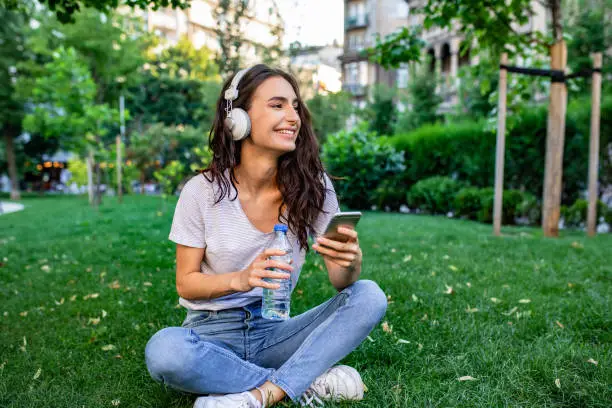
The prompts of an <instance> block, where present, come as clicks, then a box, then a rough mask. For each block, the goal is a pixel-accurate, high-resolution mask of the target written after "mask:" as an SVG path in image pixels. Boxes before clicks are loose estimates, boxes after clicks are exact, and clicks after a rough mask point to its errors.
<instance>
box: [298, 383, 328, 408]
mask: <svg viewBox="0 0 612 408" xmlns="http://www.w3.org/2000/svg"><path fill="white" fill-rule="evenodd" d="M299 401H300V405H301V406H303V407H312V408H320V407H324V406H325V403H324V402H323V401H322V400H321V398H319V396H318V395H317V393H316V392H314V391H313V390H311V389H310V388H309V389H307V390H306V391H304V393H303V394H302V396H301V397H300V400H299ZM315 404H316V405H315Z"/></svg>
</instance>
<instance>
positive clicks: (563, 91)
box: [542, 41, 567, 237]
mask: <svg viewBox="0 0 612 408" xmlns="http://www.w3.org/2000/svg"><path fill="white" fill-rule="evenodd" d="M566 64H567V47H566V45H565V41H559V42H557V43H555V44H554V45H552V46H551V47H550V67H551V69H556V70H560V71H565V66H566ZM566 110H567V87H566V86H565V82H553V83H551V85H550V105H549V107H548V128H547V135H546V167H545V170H544V202H543V206H542V229H543V232H544V236H547V237H557V236H559V216H560V213H559V207H560V206H561V188H562V180H563V144H564V142H565V113H566Z"/></svg>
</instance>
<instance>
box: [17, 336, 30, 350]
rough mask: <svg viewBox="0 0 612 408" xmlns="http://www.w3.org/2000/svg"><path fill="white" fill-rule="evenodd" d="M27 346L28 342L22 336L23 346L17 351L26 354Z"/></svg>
mask: <svg viewBox="0 0 612 408" xmlns="http://www.w3.org/2000/svg"><path fill="white" fill-rule="evenodd" d="M27 346H28V340H27V339H26V337H25V336H23V345H21V346H19V350H21V351H23V352H24V353H25V352H26V347H27Z"/></svg>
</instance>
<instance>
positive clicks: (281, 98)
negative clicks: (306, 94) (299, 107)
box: [268, 96, 297, 103]
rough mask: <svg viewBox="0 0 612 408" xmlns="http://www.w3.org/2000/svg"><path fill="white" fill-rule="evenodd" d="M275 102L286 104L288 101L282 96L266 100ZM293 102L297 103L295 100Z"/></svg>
mask: <svg viewBox="0 0 612 408" xmlns="http://www.w3.org/2000/svg"><path fill="white" fill-rule="evenodd" d="M275 100H276V101H281V102H287V101H288V99H287V98H285V97H284V96H273V97H271V98H270V99H268V102H270V101H275ZM293 102H294V103H295V102H297V98H295V99H293Z"/></svg>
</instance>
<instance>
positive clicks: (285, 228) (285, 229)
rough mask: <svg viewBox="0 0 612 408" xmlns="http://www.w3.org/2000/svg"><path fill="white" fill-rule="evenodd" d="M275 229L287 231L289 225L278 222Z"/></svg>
mask: <svg viewBox="0 0 612 408" xmlns="http://www.w3.org/2000/svg"><path fill="white" fill-rule="evenodd" d="M274 231H275V232H276V231H283V232H287V226H286V225H285V224H276V225H275V226H274Z"/></svg>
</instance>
